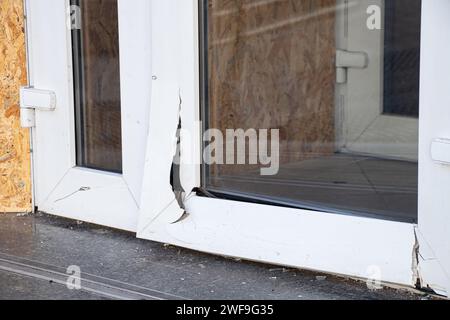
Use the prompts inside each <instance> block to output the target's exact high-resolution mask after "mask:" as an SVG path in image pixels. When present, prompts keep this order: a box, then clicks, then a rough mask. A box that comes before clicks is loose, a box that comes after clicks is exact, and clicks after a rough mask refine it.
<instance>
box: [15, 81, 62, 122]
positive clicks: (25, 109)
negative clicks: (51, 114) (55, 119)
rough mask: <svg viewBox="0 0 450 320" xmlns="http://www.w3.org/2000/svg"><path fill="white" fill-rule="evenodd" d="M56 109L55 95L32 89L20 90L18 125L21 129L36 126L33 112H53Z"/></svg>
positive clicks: (47, 91) (24, 88)
mask: <svg viewBox="0 0 450 320" xmlns="http://www.w3.org/2000/svg"><path fill="white" fill-rule="evenodd" d="M55 109H56V94H55V93H54V92H53V91H49V90H40V89H35V88H33V87H22V88H20V124H21V126H22V127H23V128H32V127H34V126H35V125H36V115H35V110H40V111H53V110H55Z"/></svg>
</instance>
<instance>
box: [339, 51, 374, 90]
mask: <svg viewBox="0 0 450 320" xmlns="http://www.w3.org/2000/svg"><path fill="white" fill-rule="evenodd" d="M368 65H369V56H368V55H367V53H365V52H350V51H345V50H337V51H336V82H337V83H339V84H342V83H346V82H347V72H348V69H349V68H356V69H365V68H367V66H368Z"/></svg>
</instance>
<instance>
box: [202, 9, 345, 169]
mask: <svg viewBox="0 0 450 320" xmlns="http://www.w3.org/2000/svg"><path fill="white" fill-rule="evenodd" d="M207 2H208V12H209V14H208V60H209V63H208V65H209V101H210V102H209V113H210V117H209V121H210V122H209V126H210V127H212V128H218V129H221V130H222V131H223V130H226V129H239V128H242V129H250V128H254V129H279V130H280V137H281V150H280V156H281V163H284V164H286V163H291V162H297V161H301V160H304V159H308V158H312V157H317V156H323V155H329V154H332V153H333V152H334V140H335V106H334V101H335V79H336V77H335V53H336V41H335V21H336V19H335V15H336V14H335V9H336V0H277V1H263V0H241V1H236V0H209V1H207ZM218 167H219V172H221V173H230V172H236V171H240V170H244V171H245V170H248V169H249V167H246V166H234V167H230V166H218ZM211 169H212V173H214V172H216V173H218V171H216V169H217V167H212V168H211Z"/></svg>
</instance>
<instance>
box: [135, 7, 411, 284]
mask: <svg viewBox="0 0 450 320" xmlns="http://www.w3.org/2000/svg"><path fill="white" fill-rule="evenodd" d="M152 12H153V16H152V20H153V21H152V23H153V33H152V41H153V77H154V79H155V81H154V84H153V96H152V108H151V114H150V134H149V140H148V145H147V157H146V164H147V165H146V167H145V172H144V184H143V198H142V200H141V209H140V219H139V226H138V237H140V238H143V239H149V240H154V241H159V242H162V243H169V244H173V245H177V246H181V247H185V248H189V249H194V250H198V251H203V252H208V253H213V254H219V255H225V256H232V257H238V258H243V259H248V260H252V261H260V262H266V263H273V264H279V265H285V266H292V267H300V268H304V269H312V270H319V271H325V272H330V273H335V274H343V275H348V276H354V277H358V278H376V279H377V280H380V281H385V282H390V283H397V284H403V285H407V286H414V285H415V284H416V280H417V274H416V272H415V271H416V270H415V267H414V266H415V265H417V263H416V262H417V261H416V254H415V250H416V237H415V225H413V224H407V223H399V222H392V221H384V220H376V219H371V218H362V217H355V216H351V215H334V214H329V213H324V212H323V213H320V212H312V211H307V210H299V209H289V208H282V207H277V206H269V205H259V204H250V203H245V202H239V201H227V200H221V199H209V198H203V197H198V196H196V195H195V193H194V192H193V190H194V188H195V187H199V186H200V183H201V182H200V165H198V164H197V165H192V164H190V163H192V162H190V161H186V162H184V163H183V159H184V158H187V157H191V158H192V157H194V158H195V157H196V156H195V155H198V157H200V151H199V150H201V148H200V145H201V139H200V129H199V127H200V126H198V125H197V124H198V121H199V120H200V106H199V101H200V98H199V92H200V90H199V86H200V83H199V74H200V69H199V60H200V59H199V20H198V19H199V14H198V1H197V0H189V1H186V0H166V1H157V0H156V1H153V2H152ZM180 119H181V124H182V128H183V129H184V130H187V131H189V132H190V135H191V139H183V138H181V158H182V163H181V173H180V175H181V177H180V179H181V182H182V185H183V189H184V190H185V191H186V193H185V195H184V198H183V200H182V203H181V205H179V202H178V201H177V198H176V197H175V194H174V191H173V188H172V186H171V184H170V173H171V168H172V163H173V159H174V154H175V151H176V141H177V138H176V137H177V128H178V125H179V123H180ZM192 136H193V137H194V138H193V139H192ZM191 141H195V143H191ZM192 155H194V156H192ZM197 160H198V159H197ZM198 163H200V162H198Z"/></svg>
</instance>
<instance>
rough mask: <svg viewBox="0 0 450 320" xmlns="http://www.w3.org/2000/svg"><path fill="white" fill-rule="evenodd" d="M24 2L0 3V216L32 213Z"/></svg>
mask: <svg viewBox="0 0 450 320" xmlns="http://www.w3.org/2000/svg"><path fill="white" fill-rule="evenodd" d="M25 56H26V53H25V35H24V20H23V4H22V0H2V1H0V213H2V212H29V211H31V166H30V146H29V134H28V131H27V130H24V129H22V128H20V113H19V87H20V86H21V85H26V83H27V77H26V58H25Z"/></svg>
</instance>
